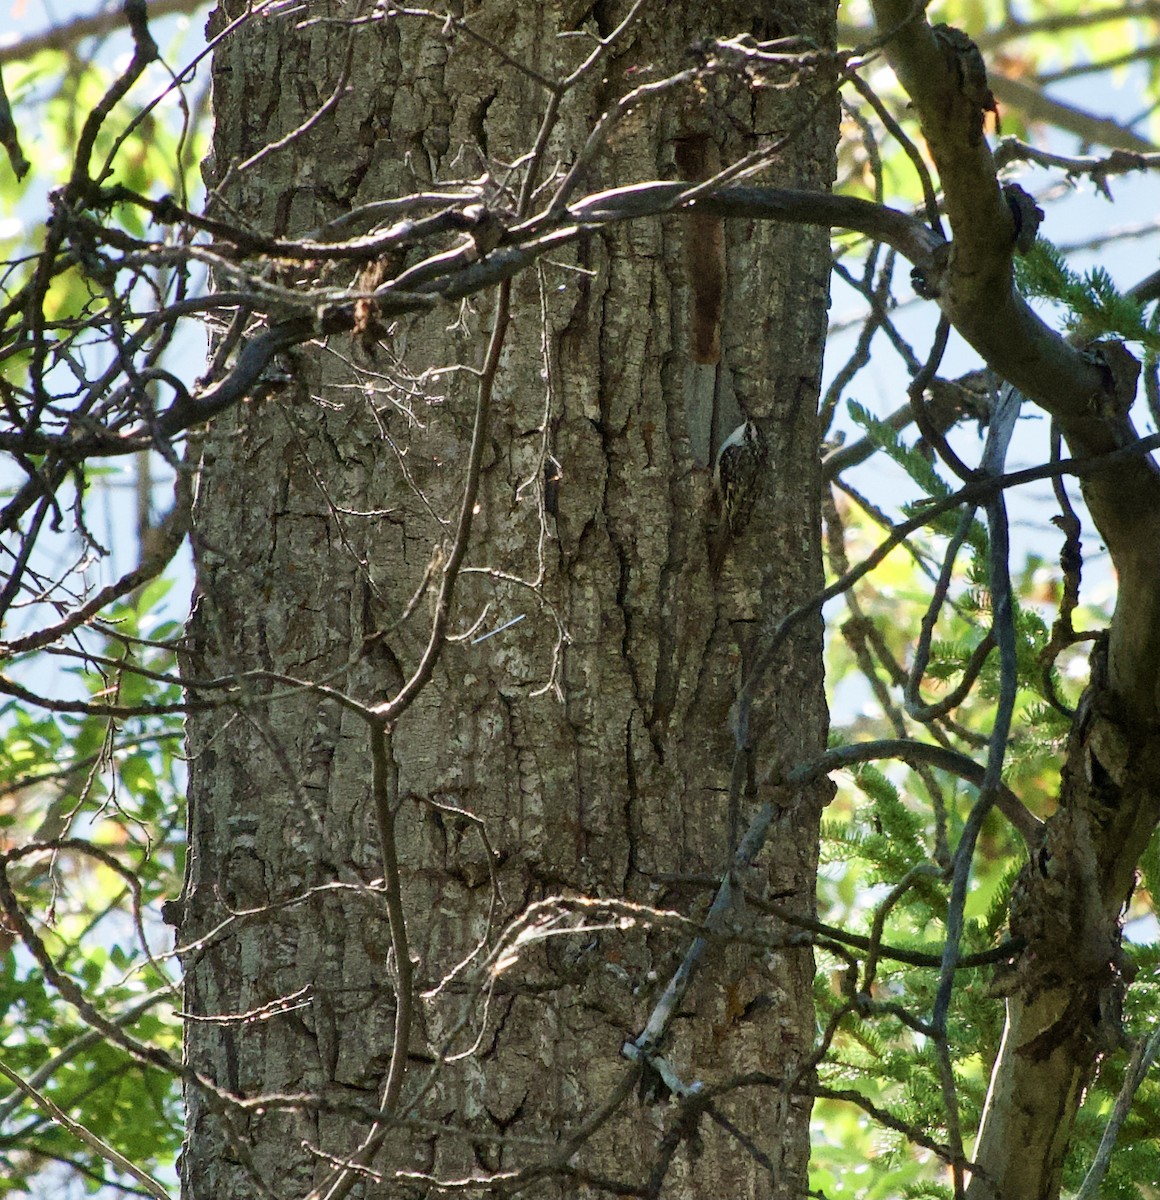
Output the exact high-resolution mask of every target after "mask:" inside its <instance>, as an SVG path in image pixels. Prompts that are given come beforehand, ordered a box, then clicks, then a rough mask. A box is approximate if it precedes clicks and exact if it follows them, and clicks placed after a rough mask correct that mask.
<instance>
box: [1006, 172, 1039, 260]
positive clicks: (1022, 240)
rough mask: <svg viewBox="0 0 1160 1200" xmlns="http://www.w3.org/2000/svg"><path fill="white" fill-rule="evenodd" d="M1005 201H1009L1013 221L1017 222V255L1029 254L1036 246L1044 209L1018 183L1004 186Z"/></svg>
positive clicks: (1008, 205)
mask: <svg viewBox="0 0 1160 1200" xmlns="http://www.w3.org/2000/svg"><path fill="white" fill-rule="evenodd" d="M1003 199H1004V200H1006V201H1007V207H1008V208H1009V209H1010V210H1011V219H1012V220H1013V221H1014V222H1015V253H1016V254H1028V253H1030V251H1031V247H1032V246H1034V245H1035V238H1036V236H1037V235H1038V233H1039V226H1040V223H1041V222H1042V221H1043V209H1041V208H1040V207H1039V205H1038V204H1036V203H1035V198H1034V196H1032V195H1031V193H1030V192H1028V191H1026V190H1025V189H1024V188H1021V187H1020V186H1019V185H1018V184H1017V183H1005V184H1004V185H1003Z"/></svg>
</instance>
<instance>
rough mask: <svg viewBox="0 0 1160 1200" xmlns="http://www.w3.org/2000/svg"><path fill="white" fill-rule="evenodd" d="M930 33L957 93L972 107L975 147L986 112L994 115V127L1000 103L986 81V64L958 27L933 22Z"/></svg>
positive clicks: (973, 44)
mask: <svg viewBox="0 0 1160 1200" xmlns="http://www.w3.org/2000/svg"><path fill="white" fill-rule="evenodd" d="M931 33H933V34H934V38H935V42H936V43H937V44H938V47H939V50H940V51H941V52H942V56H943V59H944V61H945V62H946V67H947V72H948V73H949V74H950V76H951V78H952V79H954V80H955V81H956V83H957V85H958V90H959V93H960V94H961V95H962V96H963V98H964V99H965V100H967V101H968V102H969V103H970V104H971V105H972V106H973V108H974V109H975V128H974V131H973V136H972V139H971V144H972V145H976V146H977V145H978V144H979V142H980V140H981V139H982V136H983V128H984V126H985V124H986V120H987V113H989V112H991V113H994V114H995V122H996V126H997V125H998V120H999V106H998V104H996V103H995V96H994V94H993V93H992V91H991V88H990V86H989V85H988V83H987V64H986V63H985V62H984V61H983V55H982V52H981V51H980V50H979V47H978V46H976V45H975V43H974V42H973V41H971V39H970V38H969V37H968V36H967V35H966V34H965V33H964V32H963V31H962V30H961V29H956V28H954V26H953V25H935V26H933V27H932V29H931Z"/></svg>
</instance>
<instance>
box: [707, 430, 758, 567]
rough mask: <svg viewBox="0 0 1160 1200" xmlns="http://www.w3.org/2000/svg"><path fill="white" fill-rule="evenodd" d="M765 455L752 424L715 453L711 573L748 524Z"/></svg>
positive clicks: (732, 436) (755, 499)
mask: <svg viewBox="0 0 1160 1200" xmlns="http://www.w3.org/2000/svg"><path fill="white" fill-rule="evenodd" d="M767 453H768V451H767V449H766V445H765V439H764V438H763V437H762V436H761V430H760V429H758V427H757V426H756V425H755V424H754V423H753V422H752V421H746V422H745V423H744V424H743V425H738V426H737V428H736V429H735V430H733V432H732V433H731V434H730V435H729V436H728V437H727V438H726V439H725V440H724V441H723V442H722V443H721V449H720V450H718V451H717V462H716V464H715V465H714V467H713V491H714V493H715V498H716V503H717V508H718V511H719V514H720V520H719V523H718V527H717V530H716V535H715V537H713V538H712V539H711V543H710V548H709V565H710V566H711V567H712V569H713V570H714V571H719V570H720V569H721V564H722V563H723V562H724V561H725V555H726V554H727V553H728V552H729V547H730V546H731V545H732V543H733V541H734V540H735V539H736V538H738V537H740V536H741V533H742V532H743V530H744V529H745V526H746V525H748V524H749V518H750V517H751V516H752V515H753V507H754V505H755V504H756V502H757V495H758V492H759V491H760V487H761V474H762V471H763V470H764V469H765V460H766V456H767Z"/></svg>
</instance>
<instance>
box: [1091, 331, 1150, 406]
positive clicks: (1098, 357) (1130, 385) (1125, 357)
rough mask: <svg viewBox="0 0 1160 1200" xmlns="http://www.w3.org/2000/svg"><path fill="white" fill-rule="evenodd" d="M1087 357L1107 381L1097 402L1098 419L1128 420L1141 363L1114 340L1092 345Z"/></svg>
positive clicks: (1121, 344) (1120, 343)
mask: <svg viewBox="0 0 1160 1200" xmlns="http://www.w3.org/2000/svg"><path fill="white" fill-rule="evenodd" d="M1088 354H1089V355H1091V356H1092V358H1093V359H1094V360H1095V361H1096V362H1097V363H1098V364H1099V365H1100V367H1101V368H1102V370H1103V374H1104V379H1105V381H1106V384H1105V387H1104V391H1103V394H1102V395H1101V396H1100V398H1099V404H1100V407H1101V408H1102V410H1103V411H1102V412H1101V414H1100V415H1101V416H1104V417H1114V418H1122V417H1125V416H1127V414H1128V410H1129V409H1130V408H1131V407H1132V402H1133V401H1134V400H1135V399H1136V384H1137V382H1138V380H1139V378H1140V363H1139V362H1138V361H1137V359H1136V358H1135V357H1134V356H1133V355H1132V352H1131V351H1130V350H1129V349H1128V348H1127V346H1125V345H1124V343H1123V342H1121V341H1117V340H1109V341H1106V342H1094V343H1093V344H1092V345H1091V346H1089V347H1088Z"/></svg>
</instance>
